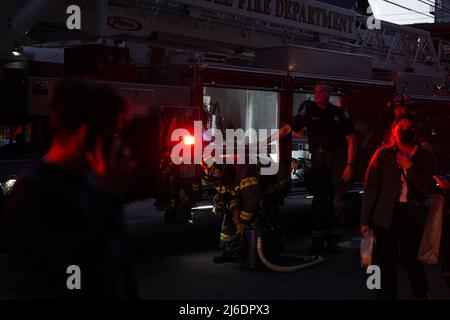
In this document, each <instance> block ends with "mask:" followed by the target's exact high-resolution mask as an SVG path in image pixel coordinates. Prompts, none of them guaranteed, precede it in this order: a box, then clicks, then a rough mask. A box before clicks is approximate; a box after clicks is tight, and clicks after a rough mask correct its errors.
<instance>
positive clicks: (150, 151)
mask: <svg viewBox="0 0 450 320" xmlns="http://www.w3.org/2000/svg"><path fill="white" fill-rule="evenodd" d="M42 2H45V1H42ZM53 2H55V1H53ZM70 2H71V4H72V3H74V4H79V5H80V7H81V9H82V11H83V9H84V8H85V6H89V5H88V4H85V3H83V2H81V1H75V0H74V1H70ZM67 3H68V2H67V1H60V2H59V3H58V4H52V5H54V6H55V10H54V11H52V12H51V13H49V12H48V10H42V7H40V6H35V7H31V8H28V10H35V11H36V12H34V13H35V15H34V17H35V19H33V22H32V23H33V24H34V25H35V27H34V29H35V30H34V32H35V33H39V30H42V29H43V28H44V27H46V28H50V25H49V23H50V22H51V23H52V25H51V26H55V25H56V26H63V27H62V28H60V29H59V30H62V29H64V25H65V18H66V17H67V16H66V15H64V14H62V15H58V12H61V10H62V9H64V8H65V5H66V4H67ZM95 3H96V6H95V9H96V10H95V14H93V13H92V10H91V11H87V12H86V14H85V15H83V17H84V18H83V19H85V20H83V21H86V22H87V24H86V25H87V26H88V27H87V29H86V30H85V32H84V33H83V34H81V33H77V31H71V30H65V29H64V31H60V37H61V38H60V39H56V40H55V37H52V38H48V39H42V40H41V41H42V43H41V44H40V48H39V50H41V51H42V52H46V51H47V52H50V51H51V50H57V49H59V50H65V51H66V54H64V56H65V57H66V58H65V59H63V60H64V61H59V65H60V66H59V67H56V69H58V68H59V69H58V70H60V71H55V72H54V74H52V76H50V77H49V76H43V75H42V74H43V73H45V72H38V71H36V70H38V69H39V68H37V67H36V68H35V69H36V70H34V72H33V74H32V75H30V74H26V73H25V74H24V76H23V77H22V78H20V77H17V76H16V77H13V78H14V81H17V84H18V86H15V87H14V88H15V89H14V90H13V91H10V89H5V90H3V93H2V97H1V99H2V109H1V112H2V113H4V114H8V115H9V118H8V119H11V120H10V123H9V124H8V123H4V124H2V125H3V128H5V131H4V132H3V137H6V136H7V135H11V130H12V127H15V125H13V124H12V123H14V124H17V123H18V121H17V116H16V115H17V114H20V119H22V120H21V121H22V122H20V121H19V122H20V125H23V126H25V127H26V128H27V129H26V130H28V131H26V130H25V131H26V132H28V135H27V137H28V138H27V139H28V140H33V139H34V140H37V141H38V142H44V140H46V139H47V138H43V137H47V133H48V132H47V131H48V124H47V120H46V104H47V102H48V98H49V97H50V95H51V91H52V87H53V86H54V83H55V81H56V80H57V79H58V78H60V77H63V76H64V75H66V76H69V75H76V73H77V72H79V71H80V70H81V69H83V68H87V69H88V70H89V72H91V73H95V74H97V75H98V74H100V75H101V76H100V77H99V79H101V80H99V81H106V82H108V83H110V84H111V85H113V86H114V87H116V88H117V89H118V90H119V91H121V92H122V94H123V95H124V96H126V97H127V100H128V101H129V102H130V104H131V106H132V115H133V123H135V125H134V127H133V128H134V130H131V131H134V132H133V134H132V135H133V137H134V138H133V139H134V140H135V141H136V146H137V149H140V150H142V154H141V155H140V158H141V162H140V163H141V168H140V173H139V174H138V175H137V176H136V179H135V181H136V186H135V190H136V192H135V193H136V194H137V195H138V196H136V198H139V197H155V196H156V194H157V183H155V181H158V180H157V178H155V177H157V176H158V174H159V172H160V170H159V168H158V164H159V162H160V157H161V154H162V152H163V151H162V150H163V148H164V147H165V146H167V141H168V140H167V137H168V136H169V135H170V132H169V129H170V128H174V127H176V126H177V124H176V120H180V122H182V123H187V122H189V121H191V122H193V121H194V120H202V121H203V123H204V128H205V129H209V127H211V126H216V127H217V126H221V127H222V128H224V129H227V128H229V129H236V128H242V129H244V130H246V129H249V128H253V129H275V128H278V127H280V126H281V125H282V124H283V123H285V122H286V121H288V120H289V119H290V118H291V117H292V116H293V115H295V114H296V113H297V112H298V106H299V105H300V104H301V103H302V102H303V101H305V100H308V99H312V93H313V89H314V85H315V84H316V83H318V82H326V83H328V84H329V85H330V86H331V88H332V94H331V102H333V103H334V104H336V105H339V106H342V107H345V108H348V110H349V112H350V114H351V116H352V118H353V122H354V124H355V128H356V138H357V143H358V156H357V159H358V161H357V167H356V176H355V180H356V181H357V182H361V181H362V180H363V177H364V173H365V169H366V168H367V164H368V161H369V160H370V158H371V156H372V155H373V153H374V151H375V150H376V149H377V148H378V147H379V146H380V145H381V142H382V139H383V137H384V136H385V134H386V130H388V128H389V125H390V123H391V121H392V110H391V109H390V108H389V107H388V104H389V101H390V99H391V97H392V95H393V93H394V92H396V91H405V92H407V93H408V94H409V95H410V96H411V98H412V99H413V101H414V111H415V113H416V115H417V116H418V117H419V118H420V121H421V122H423V123H424V124H425V126H426V128H427V133H428V136H427V139H428V140H429V142H430V144H431V145H432V146H433V151H434V152H435V154H436V156H437V158H438V160H439V170H440V173H441V174H447V173H449V172H450V142H449V141H448V137H449V136H450V132H449V126H448V125H447V124H448V123H449V120H450V105H449V102H450V92H449V89H448V88H449V87H448V86H449V83H448V63H449V62H450V61H449V56H448V55H447V54H446V52H445V48H448V45H447V44H446V43H445V42H444V41H441V40H439V39H433V38H432V36H431V35H430V33H429V32H427V31H423V30H419V29H415V28H412V27H407V26H400V25H395V24H392V23H388V22H385V21H375V22H376V23H374V17H368V16H364V15H360V14H357V13H356V12H354V11H352V10H347V9H343V8H339V7H335V6H331V5H327V4H324V3H321V2H318V1H313V0H304V1H272V2H270V1H268V2H267V3H266V2H264V3H265V5H264V6H263V5H261V2H258V1H255V2H253V1H244V2H242V1H199V0H197V1H196V0H176V1H166V0H161V1H153V0H147V1H139V2H135V1H126V0H114V1H95ZM286 3H288V4H289V3H290V5H286ZM282 4H284V5H282ZM21 10H22V11H23V10H27V8H26V7H25V8H19V9H18V12H17V13H16V14H17V15H18V19H19V18H21V17H23V16H28V17H29V16H31V13H30V12H25V13H27V14H28V15H26V14H25V13H24V12H21ZM21 14H22V15H21ZM36 17H39V18H38V19H36ZM39 19H40V20H39ZM37 20H39V21H40V22H39V23H37V24H36V21H37ZM13 21H14V19H13ZM19 22H20V23H21V24H19V25H21V26H22V25H26V21H22V20H20V19H19ZM13 24H14V23H13ZM30 28H31V30H33V29H32V25H30ZM13 29H14V28H13ZM22 29H23V28H22ZM14 30H15V29H14ZM31 33H32V32H31ZM86 34H87V35H88V36H89V37H87V38H86ZM12 36H13V38H14V36H15V34H14V33H13V35H12ZM65 37H67V38H70V39H72V40H70V41H66V40H64V39H66V38H65ZM44 38H45V37H44ZM78 38H79V39H78ZM63 40H64V41H63ZM81 40H82V41H81ZM86 44H90V46H86ZM142 48H144V49H145V50H146V51H145V50H144V51H145V52H146V54H147V55H146V56H145V59H146V63H142V50H143V49H142ZM28 50H32V51H33V50H34V51H36V50H38V48H35V47H34V48H33V47H32V48H31V49H28ZM123 50H129V52H131V54H130V56H127V54H124V53H123V52H125V51H123ZM70 51H72V52H75V53H72V54H70ZM119 51H120V52H122V53H117V55H116V53H115V52H119ZM137 52H139V53H141V60H140V61H141V63H135V64H133V63H131V62H130V59H131V57H132V56H133V54H134V55H135V56H136V55H137ZM22 55H23V56H25V57H26V56H28V58H26V60H27V61H25V62H26V63H28V64H29V65H32V64H33V63H34V64H35V65H36V62H33V58H32V56H33V55H32V54H28V55H27V54H26V52H24V51H23V52H22ZM34 56H38V54H36V53H35V54H34ZM117 56H119V58H117ZM80 57H84V60H83V59H81V58H80ZM120 57H122V58H120ZM77 59H78V60H77ZM145 59H144V60H145ZM131 60H132V59H131ZM11 64H12V62H10V63H9V67H11ZM56 64H58V62H55V65H56ZM81 66H82V67H83V68H82V67H81ZM61 68H62V69H63V70H61ZM29 69H30V68H29ZM49 69H50V68H48V67H42V66H41V68H40V69H39V70H41V71H43V70H46V71H47V72H48V70H49ZM4 70H6V69H4ZM4 74H6V72H4ZM3 78H4V79H6V80H3V81H4V83H5V86H4V88H11V87H12V86H11V84H12V83H13V82H12V81H11V77H10V78H9V79H8V77H7V76H4V77H3ZM18 88H22V89H18ZM12 92H19V94H18V95H17V97H21V98H16V99H15V100H14V99H12V98H11V93H12ZM23 97H26V99H24V98H23ZM21 99H22V100H21ZM13 100H14V101H13ZM12 108H16V109H14V110H12ZM3 119H6V118H3ZM174 119H175V120H174ZM181 119H182V120H181ZM5 121H6V122H7V120H5ZM173 121H175V123H173ZM171 122H172V123H171ZM27 126H28V127H27ZM8 127H9V129H6V128H8ZM188 130H192V128H189V129H188ZM5 132H7V133H8V134H6V133H5ZM0 133H1V132H0ZM195 143H198V141H195ZM280 150H281V151H280V161H281V162H282V163H283V164H285V165H286V166H291V165H292V164H294V167H293V170H298V167H297V165H298V163H300V162H303V161H304V162H305V163H307V161H308V159H309V152H308V140H307V136H302V135H299V136H294V137H293V138H292V139H285V140H283V141H281V149H280ZM0 156H1V155H0ZM181 171H182V173H181V175H182V177H183V178H186V179H196V178H197V179H198V177H199V172H198V168H196V167H195V166H192V165H186V166H183V169H182V170H181Z"/></svg>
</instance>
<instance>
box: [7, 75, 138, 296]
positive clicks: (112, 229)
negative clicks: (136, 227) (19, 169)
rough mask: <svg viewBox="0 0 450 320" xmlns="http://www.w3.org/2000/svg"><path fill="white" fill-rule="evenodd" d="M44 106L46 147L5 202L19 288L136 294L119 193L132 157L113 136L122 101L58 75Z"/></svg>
mask: <svg viewBox="0 0 450 320" xmlns="http://www.w3.org/2000/svg"><path fill="white" fill-rule="evenodd" d="M49 109H50V123H51V127H52V130H53V141H52V144H51V147H50V150H49V151H48V153H47V154H46V155H45V157H44V158H43V159H42V160H41V161H39V162H38V163H37V164H36V165H35V166H34V167H32V168H31V169H30V170H29V171H28V172H26V173H25V174H23V175H22V176H21V177H20V178H19V179H18V180H17V183H16V185H15V187H14V189H13V191H12V194H11V196H10V198H9V200H8V202H7V204H6V208H5V222H6V234H7V241H8V244H9V245H10V250H11V252H12V254H13V255H14V256H15V257H16V258H17V261H18V266H19V270H18V272H19V287H18V295H19V297H20V298H25V299H60V298H108V299H127V298H136V297H137V295H136V290H135V284H134V279H133V276H132V272H131V269H130V263H129V256H128V249H127V244H126V237H125V226H124V221H123V216H122V211H123V210H122V209H123V207H122V201H121V194H122V193H123V191H124V187H125V186H126V184H127V177H128V176H129V174H130V173H131V166H129V165H128V164H130V163H132V161H131V159H130V156H129V154H128V153H127V152H126V149H125V148H122V147H121V146H120V141H119V139H118V134H119V132H120V129H121V126H122V125H123V123H124V120H125V116H126V105H125V103H124V101H123V100H122V98H121V97H120V96H119V95H118V94H117V93H116V92H115V91H114V90H113V89H112V88H109V87H107V86H106V85H99V84H96V83H93V82H87V81H81V80H63V81H62V82H59V83H58V84H57V86H56V89H55V94H54V96H53V99H52V102H51V104H50V107H49Z"/></svg>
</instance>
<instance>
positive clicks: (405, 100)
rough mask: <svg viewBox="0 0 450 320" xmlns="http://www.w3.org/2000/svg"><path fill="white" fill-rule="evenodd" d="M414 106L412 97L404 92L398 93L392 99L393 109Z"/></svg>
mask: <svg viewBox="0 0 450 320" xmlns="http://www.w3.org/2000/svg"><path fill="white" fill-rule="evenodd" d="M411 104H412V99H411V97H410V96H409V95H408V94H407V93H406V92H404V91H402V92H397V93H395V94H394V96H393V97H392V102H391V104H390V106H391V107H394V108H395V107H409V106H410V105H411Z"/></svg>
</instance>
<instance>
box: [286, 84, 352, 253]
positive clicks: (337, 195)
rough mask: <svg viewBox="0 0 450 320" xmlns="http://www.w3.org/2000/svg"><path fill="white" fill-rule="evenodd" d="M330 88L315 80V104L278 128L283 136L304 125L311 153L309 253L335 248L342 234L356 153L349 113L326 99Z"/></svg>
mask: <svg viewBox="0 0 450 320" xmlns="http://www.w3.org/2000/svg"><path fill="white" fill-rule="evenodd" d="M329 98H330V88H329V86H328V85H326V84H317V85H316V86H315V91H314V100H315V105H310V104H308V105H306V106H305V107H304V108H303V109H302V110H301V112H300V113H299V114H298V115H297V116H295V117H294V118H293V119H292V120H291V121H290V122H289V123H288V124H286V125H284V126H283V127H282V128H281V129H280V132H279V137H280V138H282V137H284V136H286V135H288V134H289V133H291V132H292V131H294V132H298V131H300V130H301V129H303V128H304V127H306V128H307V131H308V140H309V147H310V152H311V157H312V168H311V170H312V172H311V175H312V192H313V196H314V198H313V203H312V210H313V230H312V246H311V253H313V254H320V253H322V252H323V251H324V250H325V244H326V245H327V250H328V251H329V252H338V251H339V247H338V242H339V241H340V240H341V239H342V237H343V235H344V221H345V209H344V200H345V195H346V192H347V188H348V185H349V182H350V180H351V179H352V177H353V166H354V161H355V154H356V143H355V137H354V132H355V129H354V127H353V124H352V121H351V119H350V115H349V113H348V112H347V111H346V110H345V109H344V108H341V107H337V106H335V105H333V104H331V103H330V102H329Z"/></svg>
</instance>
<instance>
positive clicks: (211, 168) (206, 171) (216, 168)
mask: <svg viewBox="0 0 450 320" xmlns="http://www.w3.org/2000/svg"><path fill="white" fill-rule="evenodd" d="M201 168H202V178H203V179H204V180H205V181H206V182H209V183H212V184H217V183H220V182H221V181H222V178H223V176H224V173H225V165H224V164H218V163H216V162H211V161H208V162H206V161H205V160H204V161H202V164H201Z"/></svg>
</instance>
